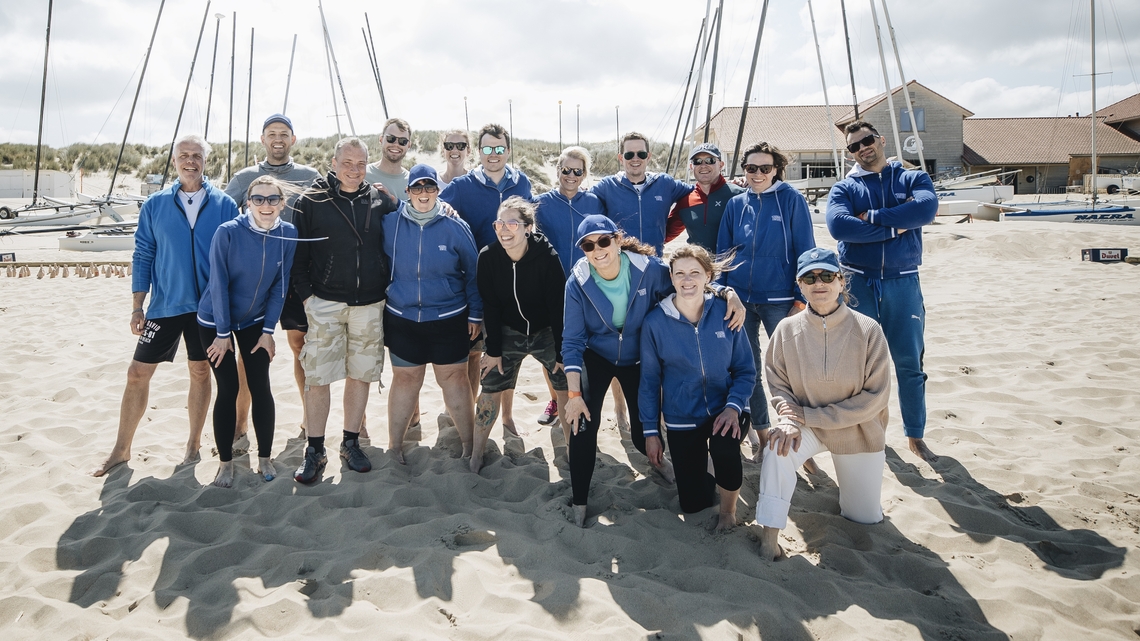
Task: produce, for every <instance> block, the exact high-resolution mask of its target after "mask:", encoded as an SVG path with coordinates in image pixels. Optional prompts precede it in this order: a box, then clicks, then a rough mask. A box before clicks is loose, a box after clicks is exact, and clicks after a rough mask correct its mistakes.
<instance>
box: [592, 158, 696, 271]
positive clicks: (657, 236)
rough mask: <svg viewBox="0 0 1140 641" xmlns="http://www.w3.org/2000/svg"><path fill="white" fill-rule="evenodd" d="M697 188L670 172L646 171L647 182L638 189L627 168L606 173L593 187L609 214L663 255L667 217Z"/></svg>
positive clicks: (628, 232)
mask: <svg viewBox="0 0 1140 641" xmlns="http://www.w3.org/2000/svg"><path fill="white" fill-rule="evenodd" d="M690 191H693V186H692V185H690V184H687V183H683V182H681V181H679V180H677V179H676V178H674V177H672V176H670V175H669V174H653V173H647V174H646V175H645V185H644V186H643V187H642V188H641V191H640V192H638V191H637V188H636V187H634V186H633V183H631V182H630V181H629V179H628V178H626V177H625V172H624V171H622V172H618V173H617V174H614V175H613V176H606V177H605V178H603V179H601V180H600V181H598V184H596V185H594V187H593V188H592V189H591V190H590V192H591V193H593V194H594V195H596V196H597V197H598V198H599V199H601V201H602V204H603V205H604V206H605V208H606V211H605V213H606V215H607V216H609V218H610V220H612V221H614V222H615V223H617V226H618V228H620V229H621V230H622V231H624V232H625V233H626V235H627V236H636V237H637V239H638V240H640V241H641V242H643V243H645V244H647V245H652V246H653V248H654V249H656V250H657V255H658V256H660V255H661V251H662V249H664V247H665V227H666V224H665V221H666V220H667V219H668V218H669V210H670V209H671V208H672V207H673V203H675V202H676V201H677V199H678V198H680V197H681V196H684V195H686V194H688V193H689V192H690Z"/></svg>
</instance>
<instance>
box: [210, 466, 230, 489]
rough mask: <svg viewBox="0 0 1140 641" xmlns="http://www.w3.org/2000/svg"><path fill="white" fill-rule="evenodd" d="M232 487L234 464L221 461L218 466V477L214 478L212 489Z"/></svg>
mask: <svg viewBox="0 0 1140 641" xmlns="http://www.w3.org/2000/svg"><path fill="white" fill-rule="evenodd" d="M233 486H234V462H233V461H222V463H221V464H220V465H219V466H218V475H217V476H215V477H214V487H233Z"/></svg>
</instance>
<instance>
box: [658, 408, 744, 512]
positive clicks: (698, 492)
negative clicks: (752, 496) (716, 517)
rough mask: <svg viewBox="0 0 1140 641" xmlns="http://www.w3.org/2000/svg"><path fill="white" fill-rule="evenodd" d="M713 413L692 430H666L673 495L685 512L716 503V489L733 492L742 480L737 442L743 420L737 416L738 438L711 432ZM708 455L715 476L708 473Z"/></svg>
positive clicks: (742, 470)
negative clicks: (672, 475) (675, 489)
mask: <svg viewBox="0 0 1140 641" xmlns="http://www.w3.org/2000/svg"><path fill="white" fill-rule="evenodd" d="M715 420H716V417H715V416H714V417H710V418H709V419H708V420H706V421H705V422H703V423H701V424H700V425H699V426H697V428H696V429H694V430H669V431H668V432H667V435H666V437H667V438H668V439H669V454H670V457H671V458H672V459H673V471H674V473H676V475H677V498H679V499H680V501H681V510H682V511H683V512H685V513H686V514H692V513H693V512H700V511H701V510H703V509H705V508H707V507H711V506H713V505H716V502H717V498H716V489H715V488H714V486H717V485H719V486H720V487H721V488H722V489H724V490H727V491H729V492H735V491H736V490H739V489H740V486H741V484H742V483H743V482H744V466H743V465H742V464H741V462H740V444H741V443H742V442H743V441H744V437H745V436H747V435H748V423H749V421H747V420H741V421H740V423H741V427H740V438H733V437H732V435H731V434H729V435H727V436H725V435H723V434H716V435H714V434H713V433H712V428H713V422H714V421H715ZM710 454H711V455H712V460H713V469H714V470H715V471H716V476H715V477H714V476H713V475H711V474H709V473H708V458H709V455H710Z"/></svg>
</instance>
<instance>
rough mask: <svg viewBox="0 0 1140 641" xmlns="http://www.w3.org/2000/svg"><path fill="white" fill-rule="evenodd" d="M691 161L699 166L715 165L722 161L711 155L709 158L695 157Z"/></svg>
mask: <svg viewBox="0 0 1140 641" xmlns="http://www.w3.org/2000/svg"><path fill="white" fill-rule="evenodd" d="M689 162H691V163H692V164H694V165H697V166H698V167H699V166H701V165H715V164H717V163H718V162H720V161H719V160H718V159H716V158H713V157H712V156H709V157H707V158H694V159H692V160H690V161H689Z"/></svg>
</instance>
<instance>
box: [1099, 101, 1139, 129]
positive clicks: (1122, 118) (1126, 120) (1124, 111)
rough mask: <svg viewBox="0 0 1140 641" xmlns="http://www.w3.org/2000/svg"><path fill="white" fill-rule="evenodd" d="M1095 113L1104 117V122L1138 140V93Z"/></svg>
mask: <svg viewBox="0 0 1140 641" xmlns="http://www.w3.org/2000/svg"><path fill="white" fill-rule="evenodd" d="M1096 115H1097V117H1099V118H1104V124H1106V125H1109V126H1111V127H1112V128H1113V129H1116V130H1118V131H1120V133H1122V134H1124V135H1126V136H1129V137H1130V138H1135V139H1136V140H1140V93H1138V94H1134V95H1131V96H1129V97H1127V98H1125V99H1124V100H1121V101H1119V102H1114V103H1112V104H1111V105H1109V106H1107V107H1105V108H1104V109H1098V110H1097V112H1096Z"/></svg>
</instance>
